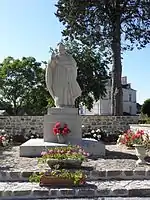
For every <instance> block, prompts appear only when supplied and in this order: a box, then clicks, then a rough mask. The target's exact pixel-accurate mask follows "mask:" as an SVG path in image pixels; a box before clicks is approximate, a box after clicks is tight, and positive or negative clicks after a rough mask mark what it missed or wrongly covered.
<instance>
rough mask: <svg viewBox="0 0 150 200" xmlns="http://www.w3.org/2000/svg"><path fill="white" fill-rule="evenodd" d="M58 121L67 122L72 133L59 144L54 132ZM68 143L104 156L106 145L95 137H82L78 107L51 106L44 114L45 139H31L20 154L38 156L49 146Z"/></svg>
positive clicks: (94, 154)
mask: <svg viewBox="0 0 150 200" xmlns="http://www.w3.org/2000/svg"><path fill="white" fill-rule="evenodd" d="M56 122H61V123H62V124H63V123H66V124H67V125H68V128H69V129H70V130H71V133H69V134H68V136H67V142H66V144H59V143H58V141H57V137H56V136H55V135H54V134H53V127H54V125H55V123H56ZM68 144H72V145H80V146H81V147H82V148H84V149H85V151H86V152H88V153H90V154H91V155H93V156H104V155H105V145H104V144H103V143H102V142H98V141H96V140H94V139H82V130H81V117H80V116H79V115H78V109H76V108H49V109H48V114H47V115H45V116H44V139H30V140H29V141H27V142H25V143H24V144H22V145H21V146H20V156H23V157H38V156H40V155H41V152H42V151H43V150H44V149H45V148H46V149H47V148H49V147H56V146H67V145H68Z"/></svg>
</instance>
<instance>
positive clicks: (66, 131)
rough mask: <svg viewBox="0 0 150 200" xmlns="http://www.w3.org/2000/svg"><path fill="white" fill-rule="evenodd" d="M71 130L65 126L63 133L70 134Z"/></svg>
mask: <svg viewBox="0 0 150 200" xmlns="http://www.w3.org/2000/svg"><path fill="white" fill-rule="evenodd" d="M69 132H70V130H69V129H68V128H67V127H66V128H64V129H63V131H62V133H63V134H64V135H66V134H68V133H69Z"/></svg>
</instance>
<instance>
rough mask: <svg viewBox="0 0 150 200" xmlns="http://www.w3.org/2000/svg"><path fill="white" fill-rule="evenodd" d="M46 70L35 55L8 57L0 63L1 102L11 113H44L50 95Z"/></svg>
mask: <svg viewBox="0 0 150 200" xmlns="http://www.w3.org/2000/svg"><path fill="white" fill-rule="evenodd" d="M44 75H45V70H44V69H43V68H42V67H41V63H40V62H37V61H36V59H35V58H33V57H27V58H26V57H23V58H22V59H21V60H20V59H14V58H12V57H7V58H6V59H4V61H3V62H2V63H1V65H0V88H1V89H0V103H1V105H2V108H3V109H5V110H6V111H7V113H8V114H10V115H21V114H23V113H24V112H25V113H27V114H29V115H38V114H42V113H43V112H44V111H45V109H46V106H47V103H48V98H50V95H49V94H48V91H47V90H46V86H45V81H44Z"/></svg>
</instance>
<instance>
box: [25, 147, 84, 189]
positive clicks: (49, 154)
mask: <svg viewBox="0 0 150 200" xmlns="http://www.w3.org/2000/svg"><path fill="white" fill-rule="evenodd" d="M41 155H42V157H41V158H39V160H38V163H45V162H46V163H47V164H48V165H49V166H50V170H49V171H46V172H43V173H40V174H37V173H33V174H32V176H30V178H29V181H31V182H39V183H40V186H73V185H81V184H84V183H85V180H86V176H85V174H84V173H83V172H82V171H80V170H76V171H74V172H73V171H69V170H67V169H64V168H65V167H67V168H68V167H71V168H75V167H76V166H78V167H81V163H82V162H83V161H85V160H86V159H87V156H88V153H86V152H85V151H84V150H83V149H82V148H81V147H80V146H77V145H76V146H71V145H69V146H66V147H54V148H50V149H48V150H47V151H44V152H42V153H41Z"/></svg>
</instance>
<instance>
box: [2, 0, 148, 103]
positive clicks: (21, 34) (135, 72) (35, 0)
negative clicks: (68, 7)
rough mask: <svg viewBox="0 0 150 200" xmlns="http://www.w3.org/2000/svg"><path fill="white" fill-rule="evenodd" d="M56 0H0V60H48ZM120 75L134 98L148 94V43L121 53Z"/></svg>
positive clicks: (57, 28) (56, 31)
mask: <svg viewBox="0 0 150 200" xmlns="http://www.w3.org/2000/svg"><path fill="white" fill-rule="evenodd" d="M56 2H57V0H24V1H23V0H0V61H2V60H3V59H4V58H5V57H7V56H13V57H15V58H21V57H22V56H33V57H35V58H36V59H37V60H38V61H41V60H48V58H49V53H48V51H49V47H50V46H51V47H55V46H56V44H57V43H58V42H59V41H60V40H61V30H62V29H63V26H62V25H61V24H60V23H59V21H58V19H57V18H56V17H55V15H54V12H55V11H56V9H55V6H54V4H55V3H56ZM122 63H123V75H124V76H125V75H126V76H127V77H128V82H130V83H131V84H132V88H133V89H136V90H137V101H138V102H139V103H143V101H144V100H145V99H147V98H150V81H149V77H150V68H149V67H150V45H149V46H147V47H146V48H145V49H143V50H140V51H138V50H134V51H132V52H126V53H125V54H124V55H123V62H122Z"/></svg>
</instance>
